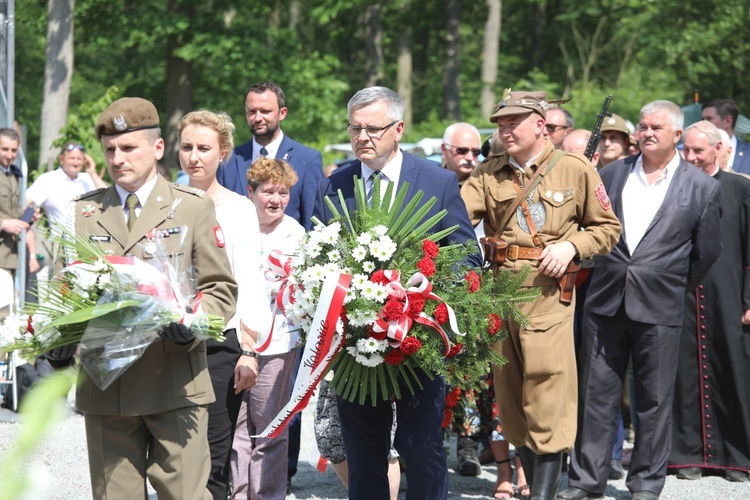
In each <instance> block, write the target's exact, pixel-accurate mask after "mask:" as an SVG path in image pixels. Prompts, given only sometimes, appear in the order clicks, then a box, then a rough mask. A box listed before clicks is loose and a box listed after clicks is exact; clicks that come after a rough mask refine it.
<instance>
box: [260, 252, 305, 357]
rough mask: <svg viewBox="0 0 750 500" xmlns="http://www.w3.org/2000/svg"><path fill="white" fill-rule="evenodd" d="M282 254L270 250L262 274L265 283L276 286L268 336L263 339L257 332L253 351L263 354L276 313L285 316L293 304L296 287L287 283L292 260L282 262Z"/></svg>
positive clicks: (273, 326)
mask: <svg viewBox="0 0 750 500" xmlns="http://www.w3.org/2000/svg"><path fill="white" fill-rule="evenodd" d="M283 257H284V254H283V252H282V251H281V250H272V251H271V252H270V253H269V254H268V258H267V263H268V266H267V269H266V271H265V272H264V273H263V274H264V275H265V278H266V281H268V282H269V283H274V284H278V286H277V291H276V298H275V299H274V301H273V311H271V318H272V320H271V327H270V328H269V329H268V335H267V336H266V337H265V338H264V337H263V335H262V332H259V334H258V335H259V337H258V343H257V345H256V347H255V350H256V351H258V352H263V351H265V350H266V349H268V347H269V346H270V345H271V341H272V340H273V332H274V330H275V328H276V313H278V312H279V311H281V313H282V314H286V308H287V307H289V306H291V305H292V304H294V303H295V302H296V301H295V299H294V292H295V290H296V289H297V288H298V287H297V286H296V285H293V284H290V283H289V277H290V276H291V275H292V271H293V269H292V258H291V257H287V258H286V259H285V260H282V259H283Z"/></svg>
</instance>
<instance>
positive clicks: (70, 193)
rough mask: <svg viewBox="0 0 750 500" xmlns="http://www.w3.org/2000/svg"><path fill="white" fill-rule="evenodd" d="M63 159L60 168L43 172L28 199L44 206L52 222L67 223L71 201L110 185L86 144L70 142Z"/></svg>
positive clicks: (62, 156) (63, 153)
mask: <svg viewBox="0 0 750 500" xmlns="http://www.w3.org/2000/svg"><path fill="white" fill-rule="evenodd" d="M59 160H60V168H58V169H57V170H53V171H52V172H45V173H43V174H42V175H40V176H39V178H37V180H36V181H35V182H34V184H32V185H31V187H29V189H28V191H27V192H26V197H27V199H28V201H30V202H33V203H34V204H36V206H38V207H41V208H43V209H44V211H45V212H46V214H47V219H48V220H49V222H50V223H54V222H60V223H63V222H65V217H66V214H67V212H66V209H67V206H68V203H70V201H71V200H72V199H73V198H75V197H76V196H80V195H82V194H83V193H87V192H89V191H93V190H94V189H98V188H104V187H107V185H108V184H107V183H106V182H104V180H102V177H101V175H100V174H99V172H97V170H96V164H95V163H94V160H93V158H91V156H89V155H87V154H86V148H85V147H84V146H83V144H76V143H73V142H69V143H67V144H66V145H65V146H63V148H62V150H61V151H60V157H59ZM84 168H85V170H86V171H85V172H84V171H83V170H84Z"/></svg>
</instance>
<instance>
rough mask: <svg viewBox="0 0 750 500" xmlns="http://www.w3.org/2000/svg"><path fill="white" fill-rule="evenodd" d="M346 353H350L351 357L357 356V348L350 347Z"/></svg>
mask: <svg viewBox="0 0 750 500" xmlns="http://www.w3.org/2000/svg"><path fill="white" fill-rule="evenodd" d="M346 352H348V353H349V355H350V356H357V348H356V347H353V346H350V347H347V348H346Z"/></svg>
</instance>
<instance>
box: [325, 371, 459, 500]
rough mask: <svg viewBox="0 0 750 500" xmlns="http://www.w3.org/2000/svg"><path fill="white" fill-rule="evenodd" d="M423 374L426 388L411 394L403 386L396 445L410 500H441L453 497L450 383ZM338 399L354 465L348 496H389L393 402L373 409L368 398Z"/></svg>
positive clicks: (361, 499)
mask: <svg viewBox="0 0 750 500" xmlns="http://www.w3.org/2000/svg"><path fill="white" fill-rule="evenodd" d="M418 373H421V380H422V385H423V387H424V389H423V390H419V389H418V388H416V393H415V394H414V395H413V396H412V395H411V394H410V392H409V389H408V388H406V387H404V388H403V389H402V390H401V395H402V398H401V399H399V400H397V401H396V412H397V421H398V425H397V428H396V438H395V440H394V445H395V448H396V450H397V451H398V453H399V455H401V457H403V458H404V460H405V461H406V479H407V485H408V490H407V493H406V498H407V499H409V500H411V499H414V500H424V499H427V498H429V499H430V500H440V499H445V498H447V496H448V464H447V456H446V453H445V450H444V449H443V434H442V431H441V429H440V424H441V422H442V420H443V411H444V408H445V381H444V380H443V379H442V378H439V377H435V378H434V379H433V380H430V379H429V378H428V377H427V375H425V374H424V373H422V372H420V371H418ZM412 385H414V383H413V382H412ZM415 387H416V386H415ZM336 399H337V404H338V410H339V416H340V419H341V432H342V434H343V437H344V449H345V450H346V458H347V462H348V466H349V498H350V499H351V500H383V499H387V498H389V497H390V493H389V486H388V450H389V448H390V441H391V423H392V418H393V412H392V409H391V403H390V401H380V402H378V404H377V406H375V407H373V406H372V405H371V404H370V401H369V399H368V401H367V402H366V403H365V404H364V405H360V404H358V403H356V402H355V403H350V402H348V401H347V400H345V399H343V398H341V397H337V398H336Z"/></svg>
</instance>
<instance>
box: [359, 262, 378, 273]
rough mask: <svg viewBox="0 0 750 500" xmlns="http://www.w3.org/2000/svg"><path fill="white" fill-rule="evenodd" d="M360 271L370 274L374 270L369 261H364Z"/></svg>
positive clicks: (372, 264) (373, 265)
mask: <svg viewBox="0 0 750 500" xmlns="http://www.w3.org/2000/svg"><path fill="white" fill-rule="evenodd" d="M362 270H363V271H364V272H366V273H371V272H373V271H374V270H375V264H374V263H373V262H370V261H369V260H368V261H365V262H363V263H362Z"/></svg>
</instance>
